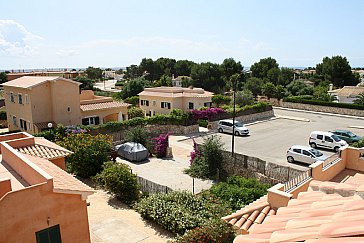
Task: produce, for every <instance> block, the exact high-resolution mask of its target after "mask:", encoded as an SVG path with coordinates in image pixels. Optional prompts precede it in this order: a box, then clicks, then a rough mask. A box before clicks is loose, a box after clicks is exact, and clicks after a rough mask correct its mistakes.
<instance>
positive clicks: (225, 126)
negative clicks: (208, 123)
mask: <svg viewBox="0 0 364 243" xmlns="http://www.w3.org/2000/svg"><path fill="white" fill-rule="evenodd" d="M234 124H235V125H234V126H233V120H220V121H219V123H218V127H217V130H218V131H219V132H228V133H233V129H234V132H235V135H237V136H239V135H248V134H249V129H248V128H246V127H245V126H244V124H242V123H241V122H239V121H235V123H234Z"/></svg>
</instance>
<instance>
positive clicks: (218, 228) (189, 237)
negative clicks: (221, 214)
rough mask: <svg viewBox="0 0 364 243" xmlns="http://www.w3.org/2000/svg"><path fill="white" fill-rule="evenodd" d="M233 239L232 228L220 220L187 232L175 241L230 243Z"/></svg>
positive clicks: (179, 242)
mask: <svg viewBox="0 0 364 243" xmlns="http://www.w3.org/2000/svg"><path fill="white" fill-rule="evenodd" d="M234 238H235V234H234V231H233V229H232V227H231V226H230V225H229V224H228V223H226V222H224V221H223V220H221V219H218V220H213V221H211V222H209V224H207V225H204V226H201V227H197V228H194V229H192V230H189V231H187V232H186V233H185V234H184V235H183V236H181V237H178V238H177V239H176V243H200V242H203V243H215V242H220V243H230V242H233V240H234Z"/></svg>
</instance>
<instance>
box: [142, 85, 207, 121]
mask: <svg viewBox="0 0 364 243" xmlns="http://www.w3.org/2000/svg"><path fill="white" fill-rule="evenodd" d="M138 95H139V107H140V108H141V109H142V110H143V111H144V113H145V115H146V116H153V115H155V114H169V113H170V112H171V111H172V109H181V110H183V111H185V112H187V111H190V110H194V109H199V108H201V107H211V104H212V101H211V98H212V96H213V93H212V92H208V91H205V90H203V89H201V88H182V87H156V88H145V89H144V91H142V92H140V93H139V94H138Z"/></svg>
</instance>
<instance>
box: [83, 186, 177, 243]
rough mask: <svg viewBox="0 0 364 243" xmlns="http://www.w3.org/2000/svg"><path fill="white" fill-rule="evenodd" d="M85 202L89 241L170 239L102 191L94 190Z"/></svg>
mask: <svg viewBox="0 0 364 243" xmlns="http://www.w3.org/2000/svg"><path fill="white" fill-rule="evenodd" d="M87 201H88V202H89V203H90V206H88V207H87V210H88V218H89V224H90V233H91V242H93V243H115V242H123V243H137V242H138V243H139V242H140V243H165V242H168V240H172V239H173V235H172V234H171V233H169V232H168V231H166V230H164V229H162V228H161V227H160V226H158V225H156V224H153V223H149V222H147V221H144V220H143V219H142V217H141V216H140V215H139V214H138V213H137V212H135V211H134V210H132V209H130V208H129V207H128V206H126V205H125V204H123V203H121V202H120V201H118V200H116V199H115V198H113V197H112V196H111V195H110V194H108V193H106V192H105V191H103V190H97V191H96V193H95V194H93V195H91V196H89V197H88V199H87Z"/></svg>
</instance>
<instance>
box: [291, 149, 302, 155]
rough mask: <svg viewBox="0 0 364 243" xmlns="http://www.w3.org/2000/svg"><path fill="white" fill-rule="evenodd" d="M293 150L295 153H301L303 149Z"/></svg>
mask: <svg viewBox="0 0 364 243" xmlns="http://www.w3.org/2000/svg"><path fill="white" fill-rule="evenodd" d="M293 152H295V153H299V154H300V153H301V149H293Z"/></svg>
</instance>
